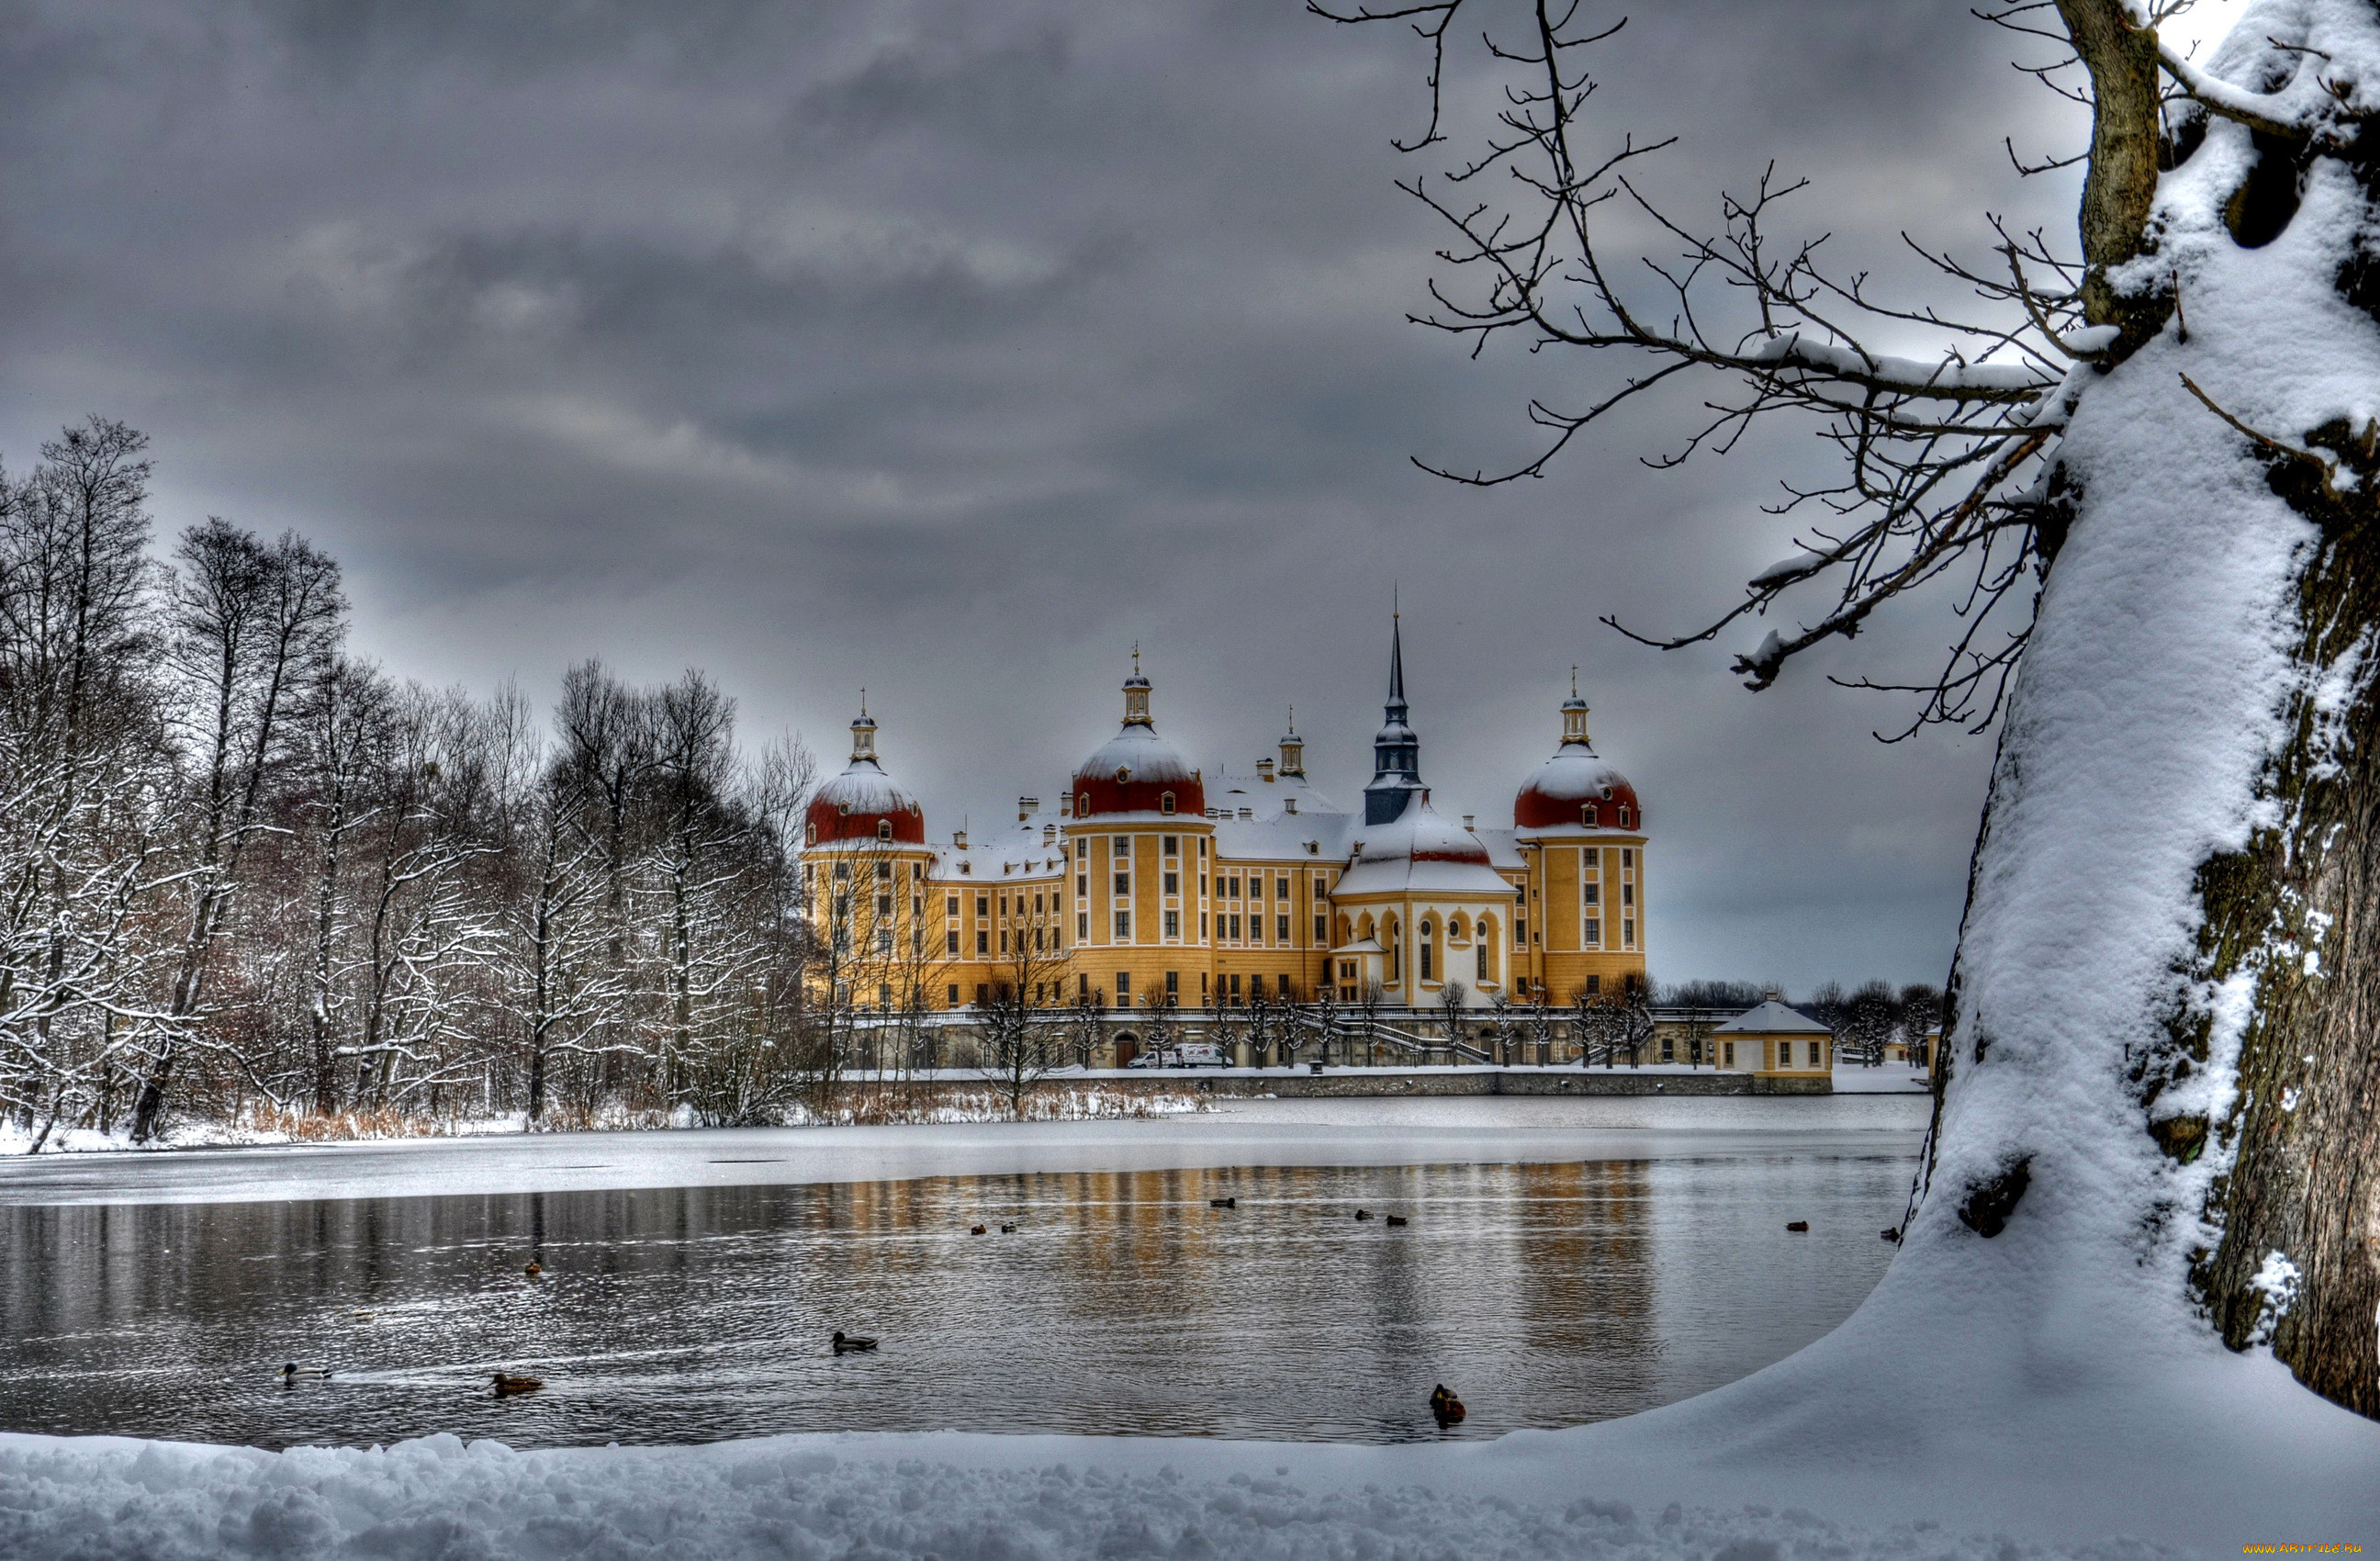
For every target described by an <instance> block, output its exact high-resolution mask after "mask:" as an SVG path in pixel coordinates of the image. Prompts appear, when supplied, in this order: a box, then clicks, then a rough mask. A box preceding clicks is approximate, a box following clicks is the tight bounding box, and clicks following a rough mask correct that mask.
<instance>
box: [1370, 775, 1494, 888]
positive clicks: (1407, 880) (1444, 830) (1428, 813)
mask: <svg viewBox="0 0 2380 1561" xmlns="http://www.w3.org/2000/svg"><path fill="white" fill-rule="evenodd" d="M1417 890H1418V891H1422V892H1428V893H1441V894H1443V893H1462V894H1510V893H1511V892H1512V886H1511V885H1510V884H1508V883H1506V882H1505V881H1504V879H1503V877H1501V876H1500V874H1498V873H1497V872H1496V870H1495V868H1494V866H1493V865H1491V861H1490V858H1489V857H1488V847H1487V844H1486V843H1485V842H1484V841H1481V840H1480V838H1479V837H1478V836H1477V835H1475V834H1474V833H1472V831H1470V830H1469V829H1462V828H1459V827H1458V826H1456V825H1453V824H1450V823H1448V822H1447V821H1446V819H1444V818H1443V817H1439V812H1438V810H1437V809H1436V808H1434V807H1432V806H1430V805H1429V793H1427V792H1424V793H1420V794H1418V795H1417V796H1416V797H1415V800H1414V802H1413V804H1412V805H1410V806H1409V807H1407V808H1406V809H1405V811H1404V812H1403V815H1401V816H1400V817H1396V818H1393V819H1391V820H1390V821H1389V822H1388V823H1386V824H1378V825H1375V824H1366V825H1365V826H1364V830H1363V837H1362V839H1360V840H1359V841H1356V844H1355V851H1354V856H1353V859H1352V860H1351V861H1350V862H1349V863H1348V864H1347V869H1346V871H1345V872H1343V873H1342V874H1341V875H1340V877H1339V882H1338V884H1337V886H1336V887H1335V888H1334V889H1333V890H1332V892H1333V893H1334V894H1339V895H1354V894H1382V893H1411V892H1415V891H1417Z"/></svg>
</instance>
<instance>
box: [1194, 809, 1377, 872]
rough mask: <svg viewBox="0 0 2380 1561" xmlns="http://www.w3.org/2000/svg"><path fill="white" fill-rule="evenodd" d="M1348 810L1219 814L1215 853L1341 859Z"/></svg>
mask: <svg viewBox="0 0 2380 1561" xmlns="http://www.w3.org/2000/svg"><path fill="white" fill-rule="evenodd" d="M1353 821H1354V815H1353V814H1347V813H1305V812H1299V813H1281V814H1275V815H1274V816H1273V817H1270V818H1218V819H1216V820H1215V854H1216V855H1217V856H1219V857H1221V858H1222V859H1224V860H1225V861H1231V862H1248V861H1258V862H1281V861H1287V860H1289V859H1291V858H1293V857H1294V858H1297V859H1300V860H1304V859H1306V858H1312V859H1315V860H1318V861H1332V862H1343V861H1345V860H1346V857H1347V840H1348V833H1347V831H1348V829H1349V828H1350V827H1351V824H1352V823H1353Z"/></svg>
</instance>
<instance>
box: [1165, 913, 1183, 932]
mask: <svg viewBox="0 0 2380 1561" xmlns="http://www.w3.org/2000/svg"><path fill="white" fill-rule="evenodd" d="M1165 936H1166V937H1168V938H1179V937H1181V936H1182V913H1181V912H1179V911H1168V912H1166V913H1165Z"/></svg>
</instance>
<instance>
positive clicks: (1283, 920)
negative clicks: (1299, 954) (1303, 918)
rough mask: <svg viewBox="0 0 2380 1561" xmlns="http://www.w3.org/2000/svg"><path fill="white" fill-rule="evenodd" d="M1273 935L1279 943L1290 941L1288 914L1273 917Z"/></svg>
mask: <svg viewBox="0 0 2380 1561" xmlns="http://www.w3.org/2000/svg"><path fill="white" fill-rule="evenodd" d="M1272 935H1273V940H1274V941H1275V942H1277V943H1287V942H1288V941H1289V918H1288V917H1287V916H1275V917H1274V918H1273V929H1272Z"/></svg>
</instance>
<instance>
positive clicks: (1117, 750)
mask: <svg viewBox="0 0 2380 1561" xmlns="http://www.w3.org/2000/svg"><path fill="white" fill-rule="evenodd" d="M1120 769H1122V770H1128V771H1130V772H1131V773H1130V774H1129V775H1128V776H1127V777H1126V779H1127V780H1189V779H1190V778H1191V771H1190V766H1189V765H1188V764H1187V763H1185V762H1184V759H1183V757H1182V754H1181V752H1180V750H1178V749H1177V748H1175V747H1174V746H1173V744H1171V743H1168V742H1167V741H1166V740H1165V739H1164V738H1162V737H1160V736H1159V735H1158V734H1157V729H1156V728H1154V727H1151V726H1148V725H1146V724H1143V723H1140V722H1135V721H1128V722H1126V723H1125V725H1124V727H1123V731H1121V732H1117V733H1116V734H1115V735H1114V736H1112V737H1111V738H1109V739H1108V740H1107V741H1106V742H1105V743H1102V744H1099V747H1098V748H1096V749H1094V750H1093V751H1092V753H1091V756H1090V757H1088V758H1087V759H1085V760H1084V761H1083V764H1082V768H1080V769H1079V770H1077V771H1076V772H1075V773H1076V776H1077V778H1078V779H1085V778H1088V777H1092V776H1097V777H1099V779H1100V780H1113V779H1114V778H1115V773H1116V771H1117V770H1120Z"/></svg>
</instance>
